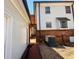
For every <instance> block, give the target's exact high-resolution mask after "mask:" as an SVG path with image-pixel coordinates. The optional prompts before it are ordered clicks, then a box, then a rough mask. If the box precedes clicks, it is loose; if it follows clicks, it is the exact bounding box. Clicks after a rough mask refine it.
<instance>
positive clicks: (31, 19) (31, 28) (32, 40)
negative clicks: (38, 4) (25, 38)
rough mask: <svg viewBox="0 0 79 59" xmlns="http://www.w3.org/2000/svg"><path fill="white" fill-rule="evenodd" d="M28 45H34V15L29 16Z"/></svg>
mask: <svg viewBox="0 0 79 59" xmlns="http://www.w3.org/2000/svg"><path fill="white" fill-rule="evenodd" d="M29 28H30V43H31V44H35V43H36V20H35V16H34V15H30V25H29Z"/></svg>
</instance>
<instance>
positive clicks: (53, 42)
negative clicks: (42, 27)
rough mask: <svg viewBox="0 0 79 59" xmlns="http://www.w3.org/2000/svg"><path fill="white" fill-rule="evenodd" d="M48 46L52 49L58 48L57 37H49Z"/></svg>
mask: <svg viewBox="0 0 79 59" xmlns="http://www.w3.org/2000/svg"><path fill="white" fill-rule="evenodd" d="M48 44H49V46H50V47H55V46H56V41H55V37H48Z"/></svg>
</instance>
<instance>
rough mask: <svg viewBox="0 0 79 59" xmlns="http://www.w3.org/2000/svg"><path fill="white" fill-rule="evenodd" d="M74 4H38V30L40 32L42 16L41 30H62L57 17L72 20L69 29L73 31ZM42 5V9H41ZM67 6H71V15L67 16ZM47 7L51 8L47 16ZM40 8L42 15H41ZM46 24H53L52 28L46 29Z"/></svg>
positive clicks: (69, 22)
mask: <svg viewBox="0 0 79 59" xmlns="http://www.w3.org/2000/svg"><path fill="white" fill-rule="evenodd" d="M72 4H73V3H40V4H39V3H37V4H36V17H35V19H36V20H37V30H39V15H40V30H52V29H61V28H60V22H59V21H58V20H57V19H56V17H67V18H68V19H70V21H68V29H73V28H74V26H73V23H74V22H73V13H72V6H71V5H72ZM39 5H40V7H39ZM65 6H70V9H71V14H66V10H65ZM45 7H50V14H45ZM39 8H40V14H39ZM46 22H51V23H52V28H46Z"/></svg>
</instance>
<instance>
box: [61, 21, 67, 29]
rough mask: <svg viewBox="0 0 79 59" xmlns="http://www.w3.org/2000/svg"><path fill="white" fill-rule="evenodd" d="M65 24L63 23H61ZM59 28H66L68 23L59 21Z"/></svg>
mask: <svg viewBox="0 0 79 59" xmlns="http://www.w3.org/2000/svg"><path fill="white" fill-rule="evenodd" d="M62 22H65V23H62ZM60 27H61V28H68V21H67V20H60Z"/></svg>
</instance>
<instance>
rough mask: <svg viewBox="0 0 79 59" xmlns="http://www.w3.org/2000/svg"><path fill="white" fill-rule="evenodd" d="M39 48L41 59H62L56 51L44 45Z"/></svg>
mask: <svg viewBox="0 0 79 59" xmlns="http://www.w3.org/2000/svg"><path fill="white" fill-rule="evenodd" d="M39 47H40V53H41V56H42V59H64V58H62V57H61V56H60V55H59V54H58V53H57V52H56V51H54V50H52V49H51V48H50V47H47V46H46V45H40V46H39Z"/></svg>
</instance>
